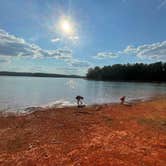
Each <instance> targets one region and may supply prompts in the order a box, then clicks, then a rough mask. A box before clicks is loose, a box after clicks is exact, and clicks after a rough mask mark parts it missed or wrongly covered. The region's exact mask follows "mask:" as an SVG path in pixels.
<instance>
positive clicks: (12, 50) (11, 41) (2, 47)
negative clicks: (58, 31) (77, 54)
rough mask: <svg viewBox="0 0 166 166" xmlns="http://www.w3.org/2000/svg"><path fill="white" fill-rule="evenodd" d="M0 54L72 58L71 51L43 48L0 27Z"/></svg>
mask: <svg viewBox="0 0 166 166" xmlns="http://www.w3.org/2000/svg"><path fill="white" fill-rule="evenodd" d="M0 56H9V57H12V56H19V57H23V56H26V57H27V56H29V57H33V58H40V57H52V58H55V59H64V60H65V59H71V58H72V51H71V50H66V49H56V50H45V49H42V48H40V47H39V46H38V45H35V44H30V43H28V42H26V41H25V40H24V39H22V38H19V37H16V36H14V35H11V34H8V33H7V32H6V31H4V30H2V29H0Z"/></svg>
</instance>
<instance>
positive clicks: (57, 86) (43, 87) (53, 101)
mask: <svg viewBox="0 0 166 166" xmlns="http://www.w3.org/2000/svg"><path fill="white" fill-rule="evenodd" d="M77 95H81V96H84V99H85V103H86V104H88V105H90V104H101V103H115V102H119V98H120V96H123V95H125V96H126V97H127V100H128V101H130V100H135V99H142V100H144V99H147V98H149V97H153V96H156V95H166V83H134V82H130V83H129V82H104V81H92V80H86V79H77V78H73V79H72V78H41V77H8V76H1V77H0V111H4V110H5V111H22V110H24V109H25V108H27V107H32V106H47V105H57V106H67V105H74V104H76V101H75V97H76V96H77Z"/></svg>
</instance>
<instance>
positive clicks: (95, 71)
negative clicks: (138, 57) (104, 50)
mask: <svg viewBox="0 0 166 166" xmlns="http://www.w3.org/2000/svg"><path fill="white" fill-rule="evenodd" d="M86 77H87V79H92V80H109V81H141V82H142V81H145V82H166V63H164V62H156V63H151V64H144V63H135V64H129V63H128V64H114V65H112V66H104V67H98V66H96V67H94V68H89V69H88V72H87V74H86Z"/></svg>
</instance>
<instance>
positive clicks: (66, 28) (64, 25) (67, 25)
mask: <svg viewBox="0 0 166 166" xmlns="http://www.w3.org/2000/svg"><path fill="white" fill-rule="evenodd" d="M61 30H62V31H63V32H64V33H66V34H69V35H70V34H72V33H73V27H72V24H71V22H69V21H68V20H62V21H61Z"/></svg>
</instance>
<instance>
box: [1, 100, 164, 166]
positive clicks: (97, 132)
mask: <svg viewBox="0 0 166 166" xmlns="http://www.w3.org/2000/svg"><path fill="white" fill-rule="evenodd" d="M0 165H2V166H10V165H11V166H13V165H18V166H35V165H41V166H47V165H48V166H70V165H71V166H72V165H73V166H79V165H83V166H84V165H85V166H88V165H90V166H91V165H92V166H101V165H102V166H109V165H110V166H165V165H166V97H163V98H160V99H155V100H154V99H153V100H152V101H146V102H140V103H134V104H132V105H120V104H105V105H99V106H89V107H85V108H75V107H73V108H72V107H71V108H56V109H53V108H48V109H44V110H41V111H36V112H33V113H31V114H28V115H25V116H14V115H10V116H8V117H2V116H1V117H0Z"/></svg>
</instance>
